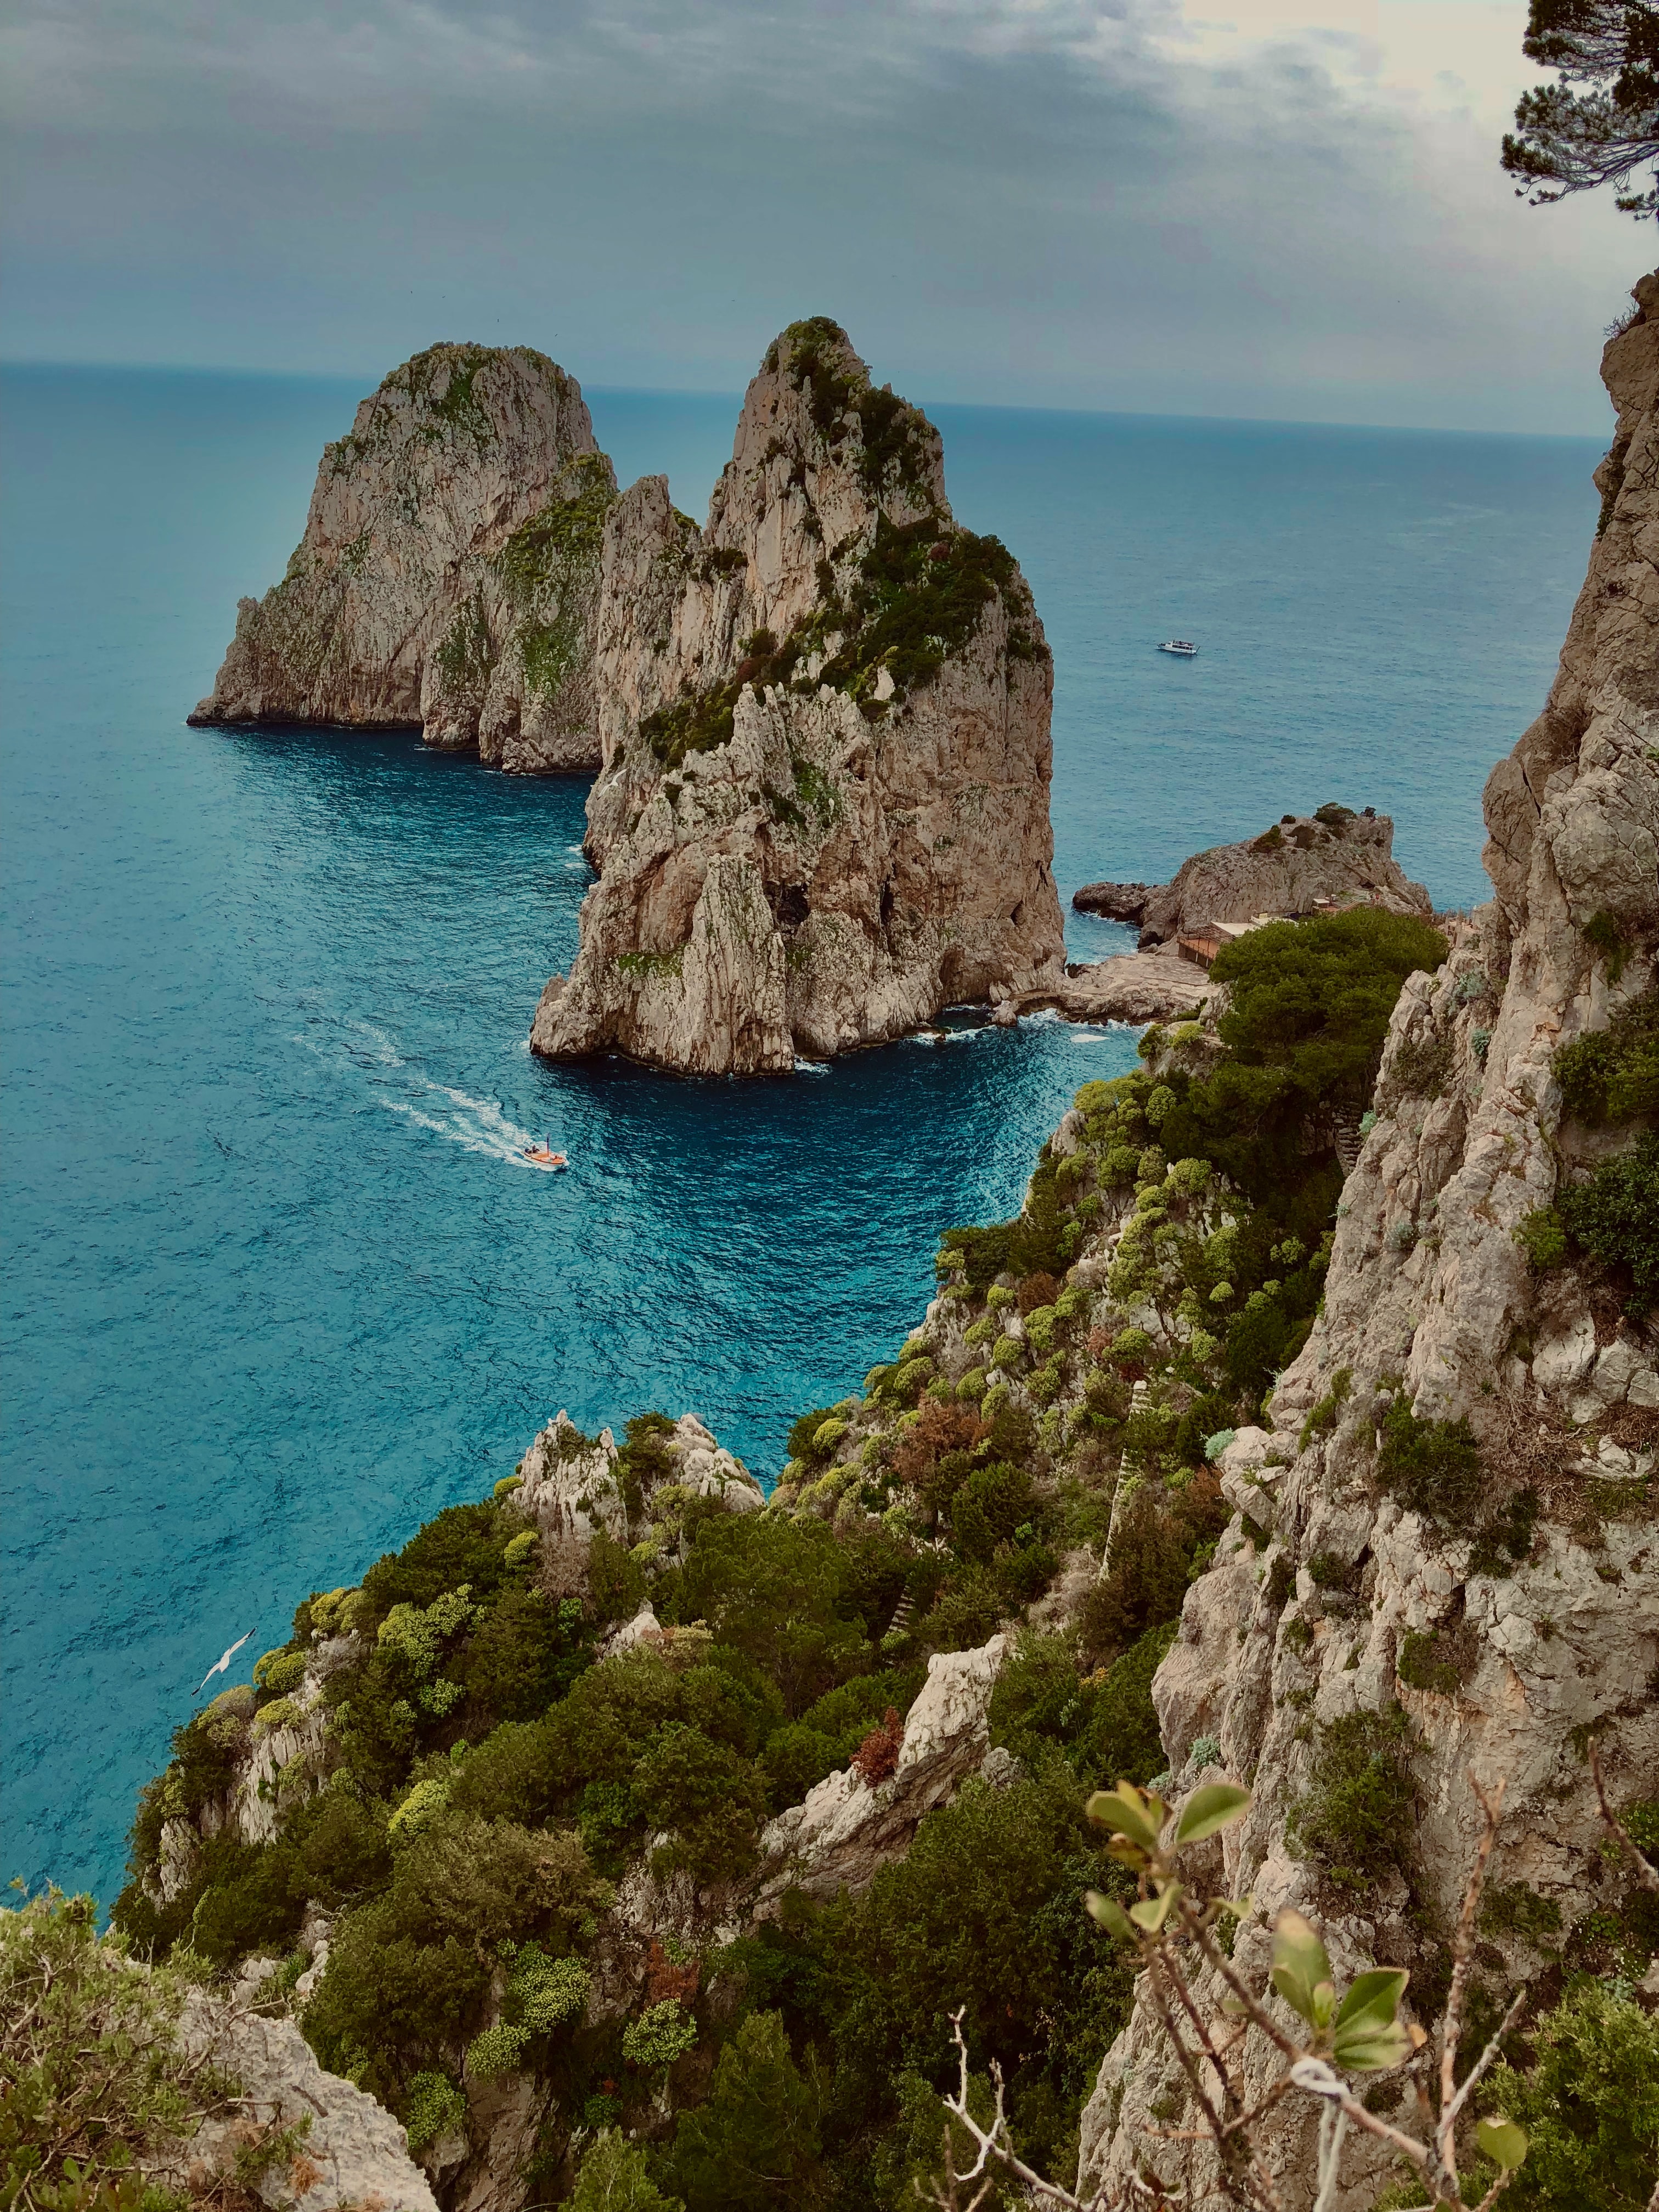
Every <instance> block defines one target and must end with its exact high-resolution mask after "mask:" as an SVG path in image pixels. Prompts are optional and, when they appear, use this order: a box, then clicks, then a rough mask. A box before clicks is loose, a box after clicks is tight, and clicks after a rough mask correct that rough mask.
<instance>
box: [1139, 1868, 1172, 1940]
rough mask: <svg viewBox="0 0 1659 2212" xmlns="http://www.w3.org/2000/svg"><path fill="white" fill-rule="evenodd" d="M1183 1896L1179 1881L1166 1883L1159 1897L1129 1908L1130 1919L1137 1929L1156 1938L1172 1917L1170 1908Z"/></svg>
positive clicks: (1143, 1899) (1145, 1898)
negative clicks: (1144, 1930) (1141, 1929)
mask: <svg viewBox="0 0 1659 2212" xmlns="http://www.w3.org/2000/svg"><path fill="white" fill-rule="evenodd" d="M1180 1894H1181V1884H1180V1883H1179V1882H1178V1881H1172V1882H1169V1883H1166V1884H1165V1886H1164V1889H1163V1890H1162V1891H1161V1892H1160V1893H1159V1894H1158V1896H1157V1897H1143V1898H1142V1899H1141V1900H1140V1902H1139V1905H1131V1906H1130V1907H1129V1917H1130V1919H1131V1920H1133V1922H1134V1923H1135V1926H1136V1927H1137V1928H1144V1929H1146V1933H1147V1934H1148V1935H1149V1936H1156V1935H1157V1934H1158V1930H1159V1929H1160V1928H1162V1927H1163V1925H1164V1922H1165V1921H1166V1920H1167V1919H1168V1918H1169V1917H1170V1907H1171V1906H1172V1905H1174V1903H1175V1901H1176V1898H1178V1897H1179V1896H1180Z"/></svg>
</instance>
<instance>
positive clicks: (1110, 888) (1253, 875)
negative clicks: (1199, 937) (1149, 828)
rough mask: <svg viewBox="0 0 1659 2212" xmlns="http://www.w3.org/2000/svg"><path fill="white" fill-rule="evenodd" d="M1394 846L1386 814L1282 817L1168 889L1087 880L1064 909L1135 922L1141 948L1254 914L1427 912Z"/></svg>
mask: <svg viewBox="0 0 1659 2212" xmlns="http://www.w3.org/2000/svg"><path fill="white" fill-rule="evenodd" d="M1393 850H1394V823H1392V822H1391V821H1390V820H1389V817H1388V816H1387V815H1386V814H1376V813H1374V812H1373V811H1371V810H1370V808H1369V807H1368V808H1367V809H1366V811H1364V813H1363V814H1356V813H1355V812H1354V811H1353V810H1352V808H1351V807H1347V806H1339V805H1335V804H1334V803H1333V804H1331V805H1325V806H1322V807H1321V808H1320V809H1319V810H1318V811H1317V812H1316V813H1314V814H1309V815H1297V814H1286V815H1285V816H1283V817H1281V818H1280V820H1279V821H1278V822H1275V823H1273V825H1272V826H1271V828H1269V829H1264V830H1263V831H1262V833H1261V836H1259V837H1249V838H1245V839H1243V840H1242V841H1241V842H1239V843H1238V844H1237V845H1212V847H1211V848H1209V850H1208V851H1207V852H1203V853H1194V855H1193V857H1192V859H1191V860H1183V861H1182V865H1181V866H1180V867H1179V868H1178V869H1177V870H1176V874H1175V878H1174V879H1173V881H1171V882H1170V883H1167V884H1112V883H1100V884H1084V886H1083V888H1082V890H1079V891H1078V892H1077V893H1075V895H1074V896H1073V900H1072V904H1073V906H1074V907H1076V908H1078V909H1079V912H1080V913H1084V914H1101V915H1108V916H1109V917H1110V919H1111V920H1113V921H1138V922H1139V924H1140V925H1141V930H1140V944H1141V949H1142V950H1143V951H1145V950H1146V949H1147V948H1148V947H1149V946H1151V945H1161V944H1164V943H1165V942H1166V941H1168V940H1170V939H1174V938H1176V937H1179V936H1180V935H1181V934H1182V932H1183V931H1190V930H1194V929H1197V928H1200V927H1202V926H1203V924H1204V923H1206V922H1215V921H1250V920H1252V919H1253V918H1254V916H1255V915H1258V914H1291V915H1296V914H1311V913H1313V912H1314V911H1315V910H1316V908H1321V907H1328V906H1337V907H1344V906H1358V905H1370V906H1378V907H1382V908H1384V909H1385V910H1386V911H1387V912H1389V914H1414V915H1424V916H1426V915H1428V914H1429V912H1430V902H1429V895H1428V893H1427V891H1426V890H1425V889H1424V888H1423V886H1422V884H1414V883H1412V882H1410V881H1408V879H1407V876H1406V874H1405V872H1404V871H1403V870H1402V869H1401V866H1400V864H1399V862H1398V861H1397V860H1395V858H1394V857H1393Z"/></svg>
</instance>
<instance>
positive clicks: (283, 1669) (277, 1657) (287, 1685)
mask: <svg viewBox="0 0 1659 2212" xmlns="http://www.w3.org/2000/svg"><path fill="white" fill-rule="evenodd" d="M305 1678H306V1655H305V1653H304V1652H303V1651H267V1652H266V1654H265V1656H264V1658H263V1659H261V1660H260V1661H259V1662H258V1664H257V1665H256V1666H255V1668H254V1669H253V1679H254V1680H255V1682H257V1683H258V1686H259V1687H260V1689H261V1690H263V1691H264V1694H265V1695H266V1696H267V1697H268V1698H286V1697H287V1696H288V1695H289V1692H292V1691H295V1690H297V1689H298V1688H299V1686H300V1685H301V1682H303V1681H304V1680H305Z"/></svg>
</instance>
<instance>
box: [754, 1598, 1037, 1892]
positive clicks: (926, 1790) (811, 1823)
mask: <svg viewBox="0 0 1659 2212" xmlns="http://www.w3.org/2000/svg"><path fill="white" fill-rule="evenodd" d="M1007 1645H1008V1638H1006V1636H994V1637H993V1638H992V1639H991V1641H990V1642H989V1643H988V1644H981V1646H980V1647H979V1649H978V1650H974V1651H942V1652H935V1653H934V1655H933V1657H932V1658H931V1659H929V1661H928V1662H927V1680H926V1682H925V1683H924V1684H923V1685H922V1686H921V1691H920V1692H919V1693H918V1695H917V1698H916V1701H915V1704H914V1705H912V1706H911V1707H910V1710H909V1711H908V1713H906V1715H905V1716H904V1732H903V1735H902V1738H901V1740H900V1742H899V1747H898V1755H897V1759H896V1764H895V1765H894V1768H893V1771H892V1773H891V1774H890V1775H889V1776H887V1777H886V1778H884V1779H883V1780H880V1781H878V1782H876V1783H875V1784H870V1783H869V1782H867V1781H866V1779H865V1778H864V1777H863V1776H862V1775H861V1774H860V1772H859V1771H858V1770H857V1769H856V1768H855V1767H842V1769H840V1770H839V1771H837V1772H836V1773H834V1774H830V1775H826V1777H825V1778H824V1779H823V1781H822V1782H820V1783H818V1784H817V1785H816V1787H814V1788H813V1789H811V1790H809V1791H808V1792H807V1794H806V1796H805V1799H804V1800H803V1801H802V1802H801V1803H800V1804H799V1805H791V1806H790V1807H789V1808H787V1810H786V1811H784V1812H782V1813H780V1814H778V1816H777V1818H776V1819H775V1820H772V1821H770V1822H769V1824H768V1826H766V1828H765V1829H764V1830H763V1832H762V1835H761V1851H762V1854H763V1865H762V1871H761V1877H760V1884H759V1889H758V1892H757V1898H756V1901H755V1905H754V1907H753V1911H754V1912H755V1914H756V1916H757V1917H767V1916H769V1914H771V1913H774V1912H775V1911H776V1910H777V1907H778V1905H779V1903H780V1901H781V1899H782V1898H783V1897H784V1896H785V1895H786V1894H787V1893H788V1892H789V1891H791V1890H800V1891H802V1892H804V1893H805V1895H807V1896H808V1897H818V1898H827V1897H834V1896H835V1895H836V1893H837V1891H839V1890H842V1889H853V1890H857V1889H862V1888H863V1887H864V1886H865V1885H866V1882H868V1881H870V1880H871V1879H872V1876H873V1875H875V1872H876V1870H877V1869H878V1867H880V1866H883V1865H884V1864H885V1863H886V1862H887V1861H888V1860H889V1859H895V1858H898V1857H901V1856H902V1854H903V1852H904V1851H905V1850H906V1849H907V1848H908V1844H909V1842H910V1838H912V1837H913V1836H914V1835H915V1832H916V1829H917V1826H919V1824H920V1823H921V1820H922V1818H923V1816H924V1814H927V1813H930V1812H932V1810H933V1808H934V1806H935V1805H943V1804H945V1803H946V1802H948V1801H949V1800H950V1799H951V1797H953V1796H955V1795H956V1792H957V1786H958V1784H960V1783H961V1782H962V1781H963V1779H964V1778H966V1777H967V1776H968V1775H969V1774H971V1773H973V1772H974V1771H975V1769H977V1768H981V1766H982V1765H985V1764H986V1763H987V1761H986V1753H987V1746H988V1743H989V1740H990V1739H989V1734H988V1729H987V1711H988V1708H989V1705H990V1701H991V1691H992V1688H993V1686H994V1684H995V1681H996V1678H997V1670H998V1668H1000V1666H1001V1664H1002V1659H1003V1654H1004V1652H1005V1651H1006V1649H1007ZM992 1759H993V1761H994V1762H995V1763H994V1764H993V1765H992V1767H991V1773H992V1775H993V1776H994V1774H995V1773H996V1772H997V1771H1000V1769H1001V1768H1006V1767H1007V1766H1008V1765H1010V1763H1011V1762H1010V1761H1009V1759H1008V1756H1007V1753H1006V1752H1003V1753H994V1754H992Z"/></svg>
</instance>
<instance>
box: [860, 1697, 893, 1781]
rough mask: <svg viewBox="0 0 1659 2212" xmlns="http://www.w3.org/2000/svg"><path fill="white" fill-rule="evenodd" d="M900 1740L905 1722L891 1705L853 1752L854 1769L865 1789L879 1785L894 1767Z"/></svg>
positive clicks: (891, 1772)
mask: <svg viewBox="0 0 1659 2212" xmlns="http://www.w3.org/2000/svg"><path fill="white" fill-rule="evenodd" d="M903 1741H904V1723H903V1722H902V1721H901V1720H900V1718H899V1717H898V1712H897V1710H896V1708H895V1707H894V1706H892V1705H890V1706H889V1707H888V1708H887V1712H886V1715H885V1717H884V1719H883V1721H882V1724H881V1726H880V1727H879V1728H873V1729H871V1731H870V1733H869V1735H866V1737H865V1739H864V1741H863V1742H862V1743H861V1744H860V1746H859V1747H858V1749H857V1750H856V1751H855V1752H854V1753H853V1758H852V1762H851V1763H852V1768H853V1771H854V1773H855V1774H856V1775H857V1776H858V1778H859V1779H860V1782H862V1783H863V1784H864V1786H865V1788H866V1790H874V1789H876V1788H878V1786H879V1784H882V1783H884V1782H885V1781H886V1779H887V1778H888V1777H889V1775H890V1774H893V1773H895V1772H896V1771H897V1768H898V1761H899V1747H900V1746H901V1745H902V1742H903Z"/></svg>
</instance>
